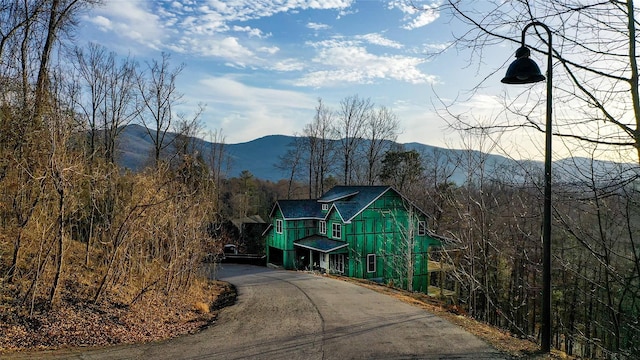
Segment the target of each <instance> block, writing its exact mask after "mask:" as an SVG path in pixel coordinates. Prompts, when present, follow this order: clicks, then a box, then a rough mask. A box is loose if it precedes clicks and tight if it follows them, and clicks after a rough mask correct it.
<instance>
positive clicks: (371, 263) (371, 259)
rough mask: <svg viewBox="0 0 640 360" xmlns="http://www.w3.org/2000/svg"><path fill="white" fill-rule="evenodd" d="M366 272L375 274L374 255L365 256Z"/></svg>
mask: <svg viewBox="0 0 640 360" xmlns="http://www.w3.org/2000/svg"><path fill="white" fill-rule="evenodd" d="M367 272H370V273H373V272H376V254H368V255H367Z"/></svg>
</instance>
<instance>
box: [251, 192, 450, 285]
mask: <svg viewBox="0 0 640 360" xmlns="http://www.w3.org/2000/svg"><path fill="white" fill-rule="evenodd" d="M270 221H271V222H270V225H269V227H268V228H267V230H266V231H265V233H264V234H265V236H266V254H267V262H268V263H271V264H273V265H278V266H281V267H283V268H285V269H298V270H304V269H306V270H318V271H322V272H328V273H334V274H342V275H345V276H349V277H355V278H362V279H370V280H374V281H380V282H385V283H393V284H394V285H395V286H399V287H403V288H405V289H409V290H413V291H421V292H425V293H426V292H427V291H428V289H429V272H430V269H429V248H430V247H433V246H437V247H439V246H441V242H440V240H438V238H437V237H436V236H435V235H434V234H433V233H431V232H430V231H429V230H428V229H427V215H426V214H425V213H424V212H422V211H421V210H420V209H418V208H417V207H416V206H414V205H413V204H412V203H411V202H410V201H409V200H408V199H406V198H405V197H404V196H402V195H401V194H400V193H399V192H398V191H396V190H395V189H393V188H392V187H389V186H336V187H334V188H332V189H331V190H329V191H328V192H327V193H325V194H324V195H323V196H322V197H321V198H319V199H317V200H278V201H276V203H275V205H274V206H273V209H272V210H271V213H270ZM432 264H435V263H434V262H432ZM432 271H433V270H432Z"/></svg>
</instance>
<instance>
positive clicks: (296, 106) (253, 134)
mask: <svg viewBox="0 0 640 360" xmlns="http://www.w3.org/2000/svg"><path fill="white" fill-rule="evenodd" d="M199 86H200V90H199V91H198V92H199V93H200V94H205V95H203V98H201V99H200V100H201V101H203V102H206V103H208V104H209V108H210V109H212V111H215V109H216V108H225V109H226V111H225V113H228V114H230V115H226V116H225V117H224V118H222V119H215V121H216V122H217V123H216V124H212V125H213V126H211V128H221V129H223V131H224V133H225V134H227V135H229V134H230V135H231V136H232V137H228V138H227V141H228V142H230V143H233V142H237V141H246V140H247V139H255V138H257V137H259V136H263V135H264V134H275V133H279V134H293V133H295V132H297V131H299V130H300V127H301V121H310V119H312V116H313V109H314V107H315V105H316V99H315V98H314V97H309V96H307V95H305V94H302V93H299V92H295V91H288V90H276V89H268V88H259V87H252V86H248V85H245V84H243V83H242V82H240V81H238V80H237V79H235V78H233V77H231V76H226V77H208V78H205V79H203V80H201V81H200V82H199ZM307 118H308V119H307Z"/></svg>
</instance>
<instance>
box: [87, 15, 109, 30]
mask: <svg viewBox="0 0 640 360" xmlns="http://www.w3.org/2000/svg"><path fill="white" fill-rule="evenodd" d="M89 21H90V22H92V23H94V24H96V25H98V27H99V28H100V30H102V31H107V30H111V29H112V28H113V24H112V23H111V20H109V19H107V18H106V17H104V16H100V15H98V16H96V17H93V18H91V19H89Z"/></svg>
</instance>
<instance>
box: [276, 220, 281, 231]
mask: <svg viewBox="0 0 640 360" xmlns="http://www.w3.org/2000/svg"><path fill="white" fill-rule="evenodd" d="M276 233H278V234H282V220H280V219H277V220H276Z"/></svg>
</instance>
